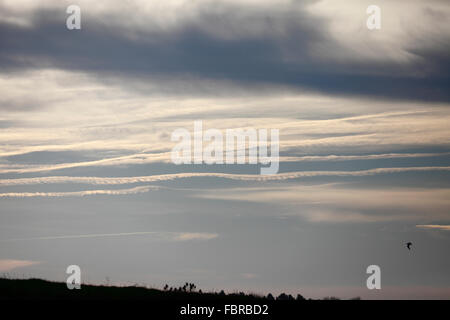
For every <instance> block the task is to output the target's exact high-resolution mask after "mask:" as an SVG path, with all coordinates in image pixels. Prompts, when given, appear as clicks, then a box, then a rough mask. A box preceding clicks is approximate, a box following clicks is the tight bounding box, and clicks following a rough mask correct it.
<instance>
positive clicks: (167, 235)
mask: <svg viewBox="0 0 450 320" xmlns="http://www.w3.org/2000/svg"><path fill="white" fill-rule="evenodd" d="M143 235H155V236H158V237H162V238H164V239H169V240H173V241H190V240H210V239H214V238H217V237H218V234H216V233H205V232H168V231H140V232H121V233H97V234H78V235H63V236H45V237H31V238H16V239H6V240H2V241H7V242H9V241H32V240H60V239H84V238H105V237H129V236H143ZM1 261H2V260H0V262H1ZM8 261H9V260H8ZM11 261H13V260H11ZM0 265H1V264H0Z"/></svg>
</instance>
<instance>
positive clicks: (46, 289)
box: [0, 279, 359, 301]
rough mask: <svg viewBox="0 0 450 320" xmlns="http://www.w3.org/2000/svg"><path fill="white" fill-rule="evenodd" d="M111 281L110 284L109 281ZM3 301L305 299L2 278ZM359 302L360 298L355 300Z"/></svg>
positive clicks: (0, 292) (184, 288)
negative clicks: (75, 286)
mask: <svg viewBox="0 0 450 320" xmlns="http://www.w3.org/2000/svg"><path fill="white" fill-rule="evenodd" d="M108 282H109V281H108ZM0 299H33V300H35V299H36V300H45V299H57V300H58V299H60V300H67V299H87V300H90V299H92V300H96V299H98V300H103V299H120V300H122V299H125V300H131V299H132V300H161V301H163V300H164V301H166V300H175V301H186V300H201V301H216V300H268V301H271V300H272V301H273V300H285V301H295V300H296V301H300V300H305V298H304V297H303V296H302V295H300V294H298V295H297V297H296V298H294V297H293V296H292V295H291V294H286V293H281V294H280V295H278V296H277V297H276V298H275V297H274V296H273V295H272V294H271V293H269V294H268V295H267V296H264V295H259V294H255V293H244V292H239V293H225V292H224V291H223V290H221V291H220V292H202V290H197V286H196V285H195V284H194V283H189V282H186V283H185V284H184V285H183V286H179V287H171V286H169V285H168V284H166V285H165V286H164V287H163V289H162V290H160V289H154V288H147V287H144V286H138V285H134V286H123V287H120V286H111V285H88V284H82V287H81V290H76V289H74V290H69V289H68V288H67V286H66V283H61V282H51V281H46V280H41V279H26V280H22V279H0ZM353 299H359V298H353ZM324 300H339V299H338V298H336V297H326V298H324Z"/></svg>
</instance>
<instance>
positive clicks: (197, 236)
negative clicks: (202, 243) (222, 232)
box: [175, 232, 218, 241]
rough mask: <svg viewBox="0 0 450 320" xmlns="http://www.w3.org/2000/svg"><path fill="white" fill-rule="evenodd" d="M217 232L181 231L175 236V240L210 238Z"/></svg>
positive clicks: (215, 236)
mask: <svg viewBox="0 0 450 320" xmlns="http://www.w3.org/2000/svg"><path fill="white" fill-rule="evenodd" d="M217 237H218V234H217V233H198V232H194V233H192V232H191V233H189V232H188V233H181V234H179V235H177V236H176V237H175V240H176V241H190V240H210V239H214V238H217Z"/></svg>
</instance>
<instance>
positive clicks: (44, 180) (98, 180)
mask: <svg viewBox="0 0 450 320" xmlns="http://www.w3.org/2000/svg"><path fill="white" fill-rule="evenodd" d="M426 171H450V167H437V166H436V167H398V168H375V169H368V170H355V171H298V172H287V173H278V174H274V175H254V174H229V173H216V172H193V173H173V174H161V175H153V176H140V177H117V178H104V177H73V176H52V177H36V178H17V179H0V186H17V185H34V184H53V183H81V184H93V185H119V184H133V183H146V182H159V181H171V180H175V179H186V178H195V177H215V178H223V179H230V180H241V181H279V180H288V179H299V178H305V177H323V176H338V177H364V176H371V175H377V174H390V173H404V172H426ZM130 190H135V189H130ZM136 190H141V189H136ZM118 191H119V190H118ZM144 192H145V191H144Z"/></svg>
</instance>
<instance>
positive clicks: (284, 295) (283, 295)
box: [277, 292, 289, 300]
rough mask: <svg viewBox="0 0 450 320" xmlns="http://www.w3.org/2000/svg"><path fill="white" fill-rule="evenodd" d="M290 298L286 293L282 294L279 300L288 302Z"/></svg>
mask: <svg viewBox="0 0 450 320" xmlns="http://www.w3.org/2000/svg"><path fill="white" fill-rule="evenodd" d="M288 299H289V297H288V295H287V294H286V293H284V292H283V293H280V295H279V296H278V297H277V300H288Z"/></svg>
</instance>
